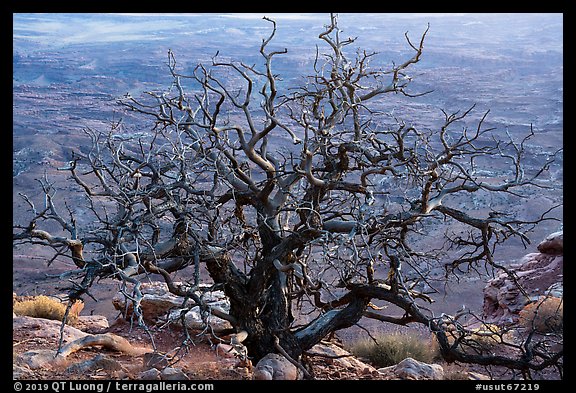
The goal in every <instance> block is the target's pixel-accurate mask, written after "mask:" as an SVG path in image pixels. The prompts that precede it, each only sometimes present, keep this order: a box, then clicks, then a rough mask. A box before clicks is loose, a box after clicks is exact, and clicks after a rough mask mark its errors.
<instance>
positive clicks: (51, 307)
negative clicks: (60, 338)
mask: <svg viewBox="0 0 576 393" xmlns="http://www.w3.org/2000/svg"><path fill="white" fill-rule="evenodd" d="M82 308H83V303H82V302H76V303H74V305H73V306H72V308H71V309H70V312H69V313H68V318H67V321H66V323H67V324H68V325H70V326H74V325H75V324H76V322H77V321H78V314H80V311H81V310H82ZM13 311H14V313H15V314H16V315H21V316H29V317H35V318H46V319H54V320H57V321H61V320H62V319H63V318H64V314H65V313H66V304H64V303H61V302H60V301H59V300H58V299H55V298H52V297H48V296H44V295H40V296H34V297H33V298H31V299H27V300H23V301H15V302H14V303H13Z"/></svg>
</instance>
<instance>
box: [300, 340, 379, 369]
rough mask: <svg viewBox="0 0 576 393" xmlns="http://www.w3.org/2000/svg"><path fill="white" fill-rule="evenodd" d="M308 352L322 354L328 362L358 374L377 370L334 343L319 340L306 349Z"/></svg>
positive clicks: (312, 354) (311, 354)
mask: <svg viewBox="0 0 576 393" xmlns="http://www.w3.org/2000/svg"><path fill="white" fill-rule="evenodd" d="M308 354H309V355H310V356H314V355H317V356H322V357H323V358H325V360H326V361H327V362H328V363H330V364H336V365H339V366H341V367H345V368H347V369H349V370H352V371H355V373H356V374H358V375H364V374H372V373H376V372H377V370H376V368H374V367H373V366H371V365H369V364H367V363H364V362H362V361H360V360H358V359H357V358H356V357H354V356H353V355H352V354H351V353H350V352H348V351H346V350H345V349H343V348H341V347H339V346H338V345H336V344H334V343H324V342H321V343H319V344H316V345H314V346H313V347H312V348H311V349H310V350H309V351H308Z"/></svg>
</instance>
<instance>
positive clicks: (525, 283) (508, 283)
mask: <svg viewBox="0 0 576 393" xmlns="http://www.w3.org/2000/svg"><path fill="white" fill-rule="evenodd" d="M538 251H539V252H536V253H531V254H527V255H525V256H524V257H523V258H522V259H521V260H520V262H519V263H518V264H516V265H513V266H511V267H510V270H511V271H512V272H513V273H514V276H515V277H516V280H517V282H518V284H520V286H521V287H522V288H523V289H524V292H525V293H523V291H521V290H520V288H519V287H518V285H517V284H516V283H515V282H514V280H513V279H512V278H511V277H510V276H509V275H508V274H507V273H506V272H502V273H500V274H499V275H498V276H497V277H495V278H494V279H492V280H490V281H489V282H488V284H487V285H486V287H485V288H484V307H483V314H484V317H485V319H486V322H490V323H495V324H498V325H509V324H514V323H517V322H518V319H519V317H518V313H519V312H520V311H521V310H522V309H523V308H524V307H525V306H526V305H527V304H528V303H530V302H531V301H534V300H537V299H538V298H539V297H540V296H555V297H562V292H563V287H562V277H563V260H564V258H563V232H555V233H553V234H551V235H549V236H548V237H547V238H546V239H545V240H544V241H542V242H541V243H540V244H539V245H538Z"/></svg>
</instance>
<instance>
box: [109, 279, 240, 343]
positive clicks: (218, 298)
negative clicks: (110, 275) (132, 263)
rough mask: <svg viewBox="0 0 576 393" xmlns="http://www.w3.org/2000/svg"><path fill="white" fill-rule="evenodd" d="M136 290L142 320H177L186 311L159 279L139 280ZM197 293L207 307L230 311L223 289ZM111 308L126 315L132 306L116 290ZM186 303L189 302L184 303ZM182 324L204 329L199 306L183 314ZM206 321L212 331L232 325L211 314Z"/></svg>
mask: <svg viewBox="0 0 576 393" xmlns="http://www.w3.org/2000/svg"><path fill="white" fill-rule="evenodd" d="M181 284H182V283H178V282H177V283H175V285H177V286H178V285H181ZM140 291H141V292H142V295H143V298H142V301H141V302H140V307H141V309H142V315H143V317H144V319H145V320H146V321H149V322H153V323H155V322H158V321H159V320H161V319H163V320H166V319H168V320H170V321H173V322H175V323H181V318H180V315H181V312H182V310H186V309H184V308H182V305H183V304H184V298H182V297H180V296H175V295H173V294H172V293H170V291H169V290H168V286H167V285H166V284H165V283H163V282H152V283H143V284H142V285H141V286H140ZM197 294H198V295H199V296H202V299H203V300H204V301H205V302H206V303H207V304H208V306H209V307H210V308H211V309H218V310H220V311H223V312H226V313H227V312H229V311H230V302H229V300H228V298H227V297H226V295H224V292H222V291H213V292H205V293H203V294H202V293H201V292H197ZM112 303H113V304H114V307H115V308H116V309H117V310H119V311H121V312H122V314H123V315H124V317H125V318H126V317H129V316H130V315H131V314H132V310H133V305H132V303H131V302H129V303H128V305H127V304H126V298H125V296H124V295H123V294H122V293H121V292H118V293H117V294H116V295H115V296H114V298H113V299H112ZM188 304H190V301H189V302H188ZM184 320H185V323H186V326H187V327H188V328H189V329H194V330H196V329H204V327H205V324H204V321H203V320H202V315H201V312H200V308H199V307H198V306H195V307H192V308H191V309H190V310H189V311H188V312H187V313H186V315H185V317H184ZM207 322H208V323H209V324H210V326H211V327H212V329H213V330H214V331H215V332H221V331H223V330H227V329H231V328H232V326H231V325H230V323H229V322H228V321H225V320H223V319H220V318H218V317H215V316H213V315H210V316H208V318H207Z"/></svg>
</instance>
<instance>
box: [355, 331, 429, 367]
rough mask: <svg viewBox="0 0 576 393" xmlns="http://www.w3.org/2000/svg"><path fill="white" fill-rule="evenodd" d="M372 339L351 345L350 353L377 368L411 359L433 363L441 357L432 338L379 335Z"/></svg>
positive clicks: (414, 335)
mask: <svg viewBox="0 0 576 393" xmlns="http://www.w3.org/2000/svg"><path fill="white" fill-rule="evenodd" d="M374 338H375V339H376V341H374V340H372V339H361V340H359V341H357V342H356V343H354V344H352V345H351V348H350V351H351V352H352V353H353V354H354V355H355V356H357V357H360V358H364V359H367V360H368V361H369V362H370V363H372V364H373V365H374V366H375V367H388V366H393V365H395V364H398V363H400V362H401V361H402V360H404V359H406V358H408V357H411V358H413V359H415V360H418V361H421V362H425V363H432V362H433V361H434V359H436V358H437V357H438V356H439V351H438V345H437V343H436V341H435V340H432V339H431V338H429V339H426V338H423V337H422V336H420V335H418V334H410V333H403V334H402V333H391V334H379V335H376V336H375V337H374Z"/></svg>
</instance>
